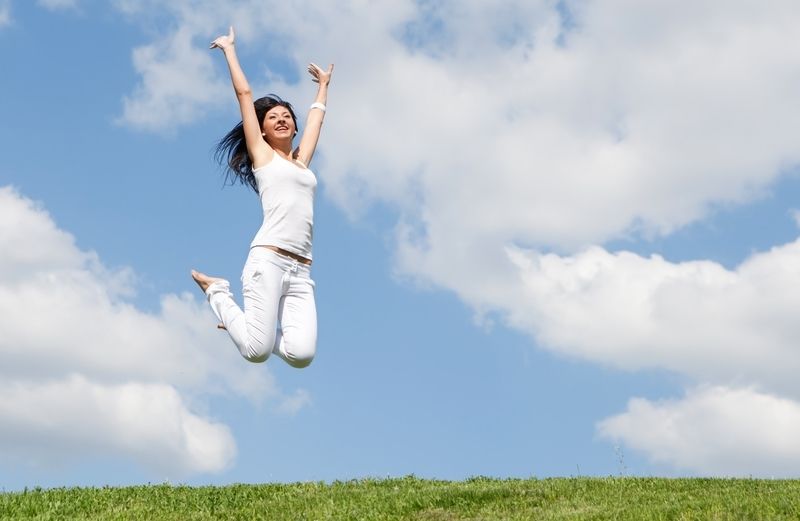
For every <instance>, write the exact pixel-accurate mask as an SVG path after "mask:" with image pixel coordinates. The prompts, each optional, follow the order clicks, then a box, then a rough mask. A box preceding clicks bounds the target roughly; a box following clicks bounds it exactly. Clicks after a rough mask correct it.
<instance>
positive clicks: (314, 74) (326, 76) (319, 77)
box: [308, 63, 333, 85]
mask: <svg viewBox="0 0 800 521" xmlns="http://www.w3.org/2000/svg"><path fill="white" fill-rule="evenodd" d="M308 73H309V74H311V79H312V80H314V81H315V82H316V83H319V84H320V85H327V84H329V83H330V82H331V74H333V64H332V63H331V64H330V65H328V70H327V71H323V70H322V69H321V68H320V67H319V65H317V64H315V63H309V64H308Z"/></svg>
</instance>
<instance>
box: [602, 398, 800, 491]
mask: <svg viewBox="0 0 800 521" xmlns="http://www.w3.org/2000/svg"><path fill="white" fill-rule="evenodd" d="M598 432H599V433H600V435H601V436H603V437H605V438H608V439H612V440H616V441H624V442H625V443H626V444H627V445H628V446H630V447H632V448H634V449H636V450H639V451H642V452H643V453H645V454H646V455H647V456H648V457H649V458H650V459H651V460H652V461H653V462H656V463H661V464H668V465H670V466H673V467H676V468H677V469H679V470H682V471H691V472H693V473H697V474H705V475H715V476H760V477H795V476H797V468H798V465H800V445H798V443H797V440H798V438H800V402H797V401H792V400H787V399H784V398H781V397H779V396H774V395H770V394H766V393H763V392H759V391H756V390H754V389H751V388H743V389H734V388H727V387H700V388H696V389H692V390H691V391H689V392H688V393H687V394H686V396H685V397H684V398H683V399H681V400H664V401H658V402H651V401H649V400H645V399H641V398H635V399H632V400H631V401H630V402H629V403H628V409H627V410H626V411H625V412H624V413H622V414H620V415H617V416H614V417H611V418H607V419H605V420H603V421H602V422H600V423H599V424H598Z"/></svg>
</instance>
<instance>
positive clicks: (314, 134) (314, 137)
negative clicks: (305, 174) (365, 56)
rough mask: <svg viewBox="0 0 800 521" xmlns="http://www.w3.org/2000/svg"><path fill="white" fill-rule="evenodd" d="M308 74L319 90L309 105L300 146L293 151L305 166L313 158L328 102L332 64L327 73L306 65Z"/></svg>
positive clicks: (316, 67)
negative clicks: (317, 84)
mask: <svg viewBox="0 0 800 521" xmlns="http://www.w3.org/2000/svg"><path fill="white" fill-rule="evenodd" d="M308 72H309V74H311V79H312V80H313V81H315V82H316V83H319V88H318V89H317V96H316V97H315V98H314V103H312V104H311V109H310V110H309V111H308V119H306V128H305V130H304V131H303V137H302V139H300V145H299V146H298V147H297V150H296V151H295V157H296V158H297V160H298V161H300V162H301V163H303V164H304V165H306V166H308V165H309V164H310V163H311V158H312V157H314V150H315V149H316V148H317V141H319V133H320V130H321V129H322V120H323V119H324V117H325V104H326V103H327V102H328V84H329V83H330V82H331V74H333V64H331V65H329V66H328V70H327V71H323V70H322V69H321V68H319V66H317V65H315V64H313V63H311V64H309V65H308Z"/></svg>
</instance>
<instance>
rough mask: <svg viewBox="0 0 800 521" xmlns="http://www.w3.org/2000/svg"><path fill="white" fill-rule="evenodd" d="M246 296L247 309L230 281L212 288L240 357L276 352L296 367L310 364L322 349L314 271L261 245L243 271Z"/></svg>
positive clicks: (214, 305)
mask: <svg viewBox="0 0 800 521" xmlns="http://www.w3.org/2000/svg"><path fill="white" fill-rule="evenodd" d="M242 294H243V295H244V311H242V310H241V308H239V306H238V305H237V304H236V302H235V301H234V300H233V295H232V294H231V291H230V284H229V283H228V281H227V280H219V281H217V282H214V283H213V284H211V285H209V286H208V289H206V296H208V302H209V304H211V309H213V310H214V313H215V314H216V315H217V318H219V320H220V322H222V324H223V325H224V326H225V328H226V329H227V330H228V334H229V335H230V336H231V339H232V340H233V342H234V343H235V344H236V347H237V348H238V349H239V353H241V355H242V356H243V357H244V358H246V359H247V360H249V361H250V362H263V361H265V360H266V359H267V358H269V356H270V355H271V354H272V353H275V354H277V355H278V356H280V357H281V358H283V359H284V360H285V361H286V362H287V363H288V364H289V365H291V366H292V367H305V366H307V365H308V364H310V363H311V360H312V359H313V358H314V353H315V352H316V348H317V347H316V346H317V310H316V304H315V302H314V281H313V280H311V268H310V267H309V266H306V265H304V264H300V263H299V262H297V261H296V260H294V259H291V258H289V257H285V256H283V255H281V254H279V253H276V252H274V251H272V250H270V249H268V248H264V247H261V246H255V247H253V248H251V249H250V254H249V255H248V256H247V262H246V263H245V265H244V269H243V270H242ZM279 325H280V329H279Z"/></svg>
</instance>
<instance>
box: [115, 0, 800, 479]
mask: <svg viewBox="0 0 800 521" xmlns="http://www.w3.org/2000/svg"><path fill="white" fill-rule="evenodd" d="M118 5H119V6H120V7H121V8H122V9H123V10H124V11H125V12H126V13H128V14H129V15H131V16H144V13H143V12H142V11H141V10H137V8H135V7H134V6H133V3H131V2H119V3H118ZM147 6H148V7H147V8H148V9H158V8H160V9H163V10H164V11H166V12H167V13H168V14H169V16H171V17H172V18H173V19H174V21H175V26H176V29H175V30H174V31H172V32H171V33H169V34H167V35H165V36H164V37H163V39H162V40H161V41H157V42H154V43H153V44H151V45H150V46H148V47H145V48H144V49H155V48H164V49H167V52H166V54H165V55H166V56H167V57H166V58H163V57H161V56H159V55H158V54H156V53H149V51H143V50H141V49H140V50H137V51H136V52H137V53H139V54H138V55H137V56H138V58H137V64H136V66H137V70H140V71H147V70H150V69H151V68H154V67H158V66H159V64H160V63H161V60H167V61H168V62H169V65H170V68H171V69H170V70H171V71H172V73H173V74H174V75H175V78H178V77H180V75H181V74H186V75H187V76H188V77H196V76H197V72H196V71H197V70H198V65H197V63H198V60H199V59H200V58H194V57H193V58H192V59H185V56H188V55H189V54H192V53H194V51H191V53H190V52H189V51H187V52H184V53H181V52H173V51H170V49H172V48H173V47H174V46H175V44H174V42H175V41H176V39H180V41H181V42H189V43H194V44H196V45H198V49H200V48H202V46H199V44H200V43H204V42H205V41H207V40H208V39H210V38H212V37H213V36H215V35H216V34H218V33H221V32H223V31H224V30H225V29H226V26H227V24H228V21H230V23H233V24H234V25H235V26H236V27H237V30H238V33H237V34H238V35H239V42H240V43H241V48H243V49H247V48H250V47H258V46H267V48H268V49H270V50H271V51H272V52H283V53H284V55H285V58H286V59H287V60H289V61H290V63H293V64H294V65H295V66H296V68H297V71H298V73H299V74H301V76H302V74H303V72H302V70H303V68H304V67H303V64H304V63H306V62H307V61H309V60H314V61H316V62H318V63H323V64H325V63H327V62H330V61H333V62H335V63H336V65H337V69H336V73H335V75H334V79H333V84H332V87H331V94H330V103H329V112H328V117H327V120H326V127H325V134H324V137H323V141H322V147H321V152H322V155H321V156H320V158H319V160H318V161H317V162H318V164H319V165H320V168H322V169H323V170H324V178H325V194H326V195H327V196H329V197H332V198H333V199H334V200H336V201H337V202H338V203H339V204H340V206H341V207H342V208H343V209H344V210H345V211H347V212H348V213H350V214H351V215H353V216H354V217H357V216H359V215H361V213H360V212H362V211H363V210H365V209H366V208H368V207H369V206H370V205H372V204H376V203H386V204H388V205H390V206H392V207H393V208H394V209H396V211H397V214H398V215H399V219H398V222H397V228H396V247H397V248H396V252H397V267H398V271H399V273H401V274H403V275H407V276H411V277H412V278H414V279H416V280H419V281H422V282H424V283H429V284H433V285H435V286H439V287H441V288H445V289H448V290H451V291H453V292H455V293H457V294H458V295H459V296H460V297H462V298H463V299H464V301H465V302H467V303H469V305H470V306H472V307H473V308H474V309H476V310H477V311H478V312H484V311H486V312H499V313H500V315H501V316H503V317H504V318H505V319H506V320H507V322H508V323H509V324H510V325H512V326H513V327H516V328H518V329H521V330H524V331H526V332H528V333H530V334H531V335H532V336H533V337H535V338H536V339H537V344H538V345H540V346H542V347H545V348H548V349H552V350H554V351H557V352H560V353H566V354H568V355H570V356H575V357H580V358H583V359H588V360H592V361H595V362H598V363H601V364H605V365H612V366H615V367H620V368H624V369H631V370H635V369H640V368H653V367H655V368H666V369H669V370H673V371H676V372H678V373H681V374H684V375H688V376H689V377H691V378H693V379H695V380H697V381H700V382H711V383H713V384H719V385H729V386H730V388H731V389H738V388H739V387H738V386H739V385H741V384H747V385H750V384H757V385H759V386H764V387H763V388H766V389H769V391H770V392H772V393H773V395H770V396H773V397H775V396H778V395H784V396H786V395H788V396H790V397H791V398H792V399H798V398H800V387H798V386H797V385H796V384H795V383H794V382H793V381H792V375H793V374H795V373H796V371H797V369H798V355H797V354H796V349H795V345H794V343H793V341H792V339H793V338H797V337H798V333H800V331H798V328H797V326H796V325H795V322H796V321H794V320H793V316H792V314H793V312H795V310H797V309H798V304H800V302H797V300H798V298H795V297H794V296H793V295H792V294H791V292H788V291H786V290H785V288H787V287H798V282H800V280H798V273H797V271H796V270H795V269H793V266H797V265H800V263H798V261H800V258H798V244H797V243H792V244H787V245H784V246H781V247H778V248H775V249H774V250H772V251H769V252H765V253H762V254H759V255H755V256H753V257H752V258H751V259H748V260H746V261H745V262H744V263H742V265H740V266H739V267H738V268H736V269H735V270H728V269H725V268H724V267H722V266H720V265H719V264H717V263H714V262H711V261H704V260H698V261H696V262H686V263H671V262H668V261H666V260H664V259H662V258H660V257H657V256H654V257H649V258H647V257H641V256H638V255H635V254H632V253H626V252H617V253H614V252H608V251H606V250H605V249H604V248H602V247H600V246H597V245H598V244H603V243H604V242H606V241H608V240H610V239H613V238H619V237H621V236H629V235H633V236H653V235H659V234H660V235H667V234H670V233H672V232H673V231H675V230H676V229H679V228H680V227H681V226H684V225H686V224H687V223H690V222H693V221H696V220H698V219H702V218H703V217H704V216H706V215H707V214H708V213H709V211H710V210H711V209H713V208H714V207H715V205H719V204H729V203H743V202H747V201H751V200H753V199H755V198H758V197H760V196H761V195H762V194H763V193H764V192H765V190H767V189H768V188H769V186H770V185H771V184H772V183H774V182H775V180H776V179H778V178H779V177H780V176H781V174H782V173H784V172H785V171H786V170H788V169H790V168H791V167H793V166H795V165H797V164H798V162H800V148H798V147H797V144H796V136H797V135H798V134H800V97H798V96H797V92H800V75H798V74H797V71H798V70H800V42H798V40H797V38H796V37H795V32H796V27H797V26H798V24H800V10H798V9H796V4H795V2H794V0H776V1H775V2H770V3H769V4H768V5H767V4H759V5H758V6H755V5H754V4H753V3H752V2H748V1H745V0H735V1H731V2H726V3H725V4H724V6H723V5H721V4H720V3H719V2H716V1H714V0H702V1H700V2H695V3H693V4H692V9H678V8H676V7H675V4H674V2H668V1H657V2H644V3H643V2H634V1H631V0H605V1H599V0H590V1H578V0H575V1H570V0H567V1H565V2H552V1H544V0H543V1H540V2H530V1H508V2H503V4H502V6H501V7H499V8H498V6H496V5H488V4H485V3H482V2H455V1H445V2H436V3H431V2H413V1H410V0H408V1H401V2H394V3H392V4H391V6H381V8H376V7H375V6H372V5H367V4H364V3H363V2H359V1H356V0H353V1H350V2H337V3H334V2H328V3H320V2H311V1H305V2H300V3H299V4H297V3H296V4H292V5H291V6H289V5H288V4H285V3H280V2H262V1H258V2H256V1H249V0H243V1H241V2H236V3H235V4H233V7H231V5H230V4H229V5H226V6H224V8H223V7H222V6H220V5H219V4H217V3H214V2H211V1H208V2H202V1H201V2H188V1H178V2H170V3H166V2H160V1H158V0H152V1H151V2H149V3H147ZM159 6H160V7H159ZM198 13H201V14H198ZM209 20H214V21H216V22H212V23H210V24H209ZM221 20H224V22H220V21H221ZM211 27H214V31H213V32H211V33H209V31H211V29H210V28H211ZM342 35H347V37H346V38H342ZM275 42H280V43H279V44H278V43H275ZM189 43H186V45H188V44H189ZM198 52H199V51H198ZM192 56H194V54H192ZM198 56H199V55H198ZM213 59H215V60H218V61H220V63H221V62H222V57H221V56H216V57H214V58H213ZM250 63H251V62H250ZM259 65H260V64H259ZM244 66H245V69H246V70H247V71H248V73H249V75H250V79H251V83H253V84H254V85H259V84H261V83H265V82H267V81H268V82H269V83H268V85H269V86H268V88H265V89H264V90H265V91H271V92H278V93H281V94H282V95H284V96H285V97H287V98H288V99H291V100H293V101H295V103H296V105H298V106H300V107H302V106H303V101H302V100H303V99H309V100H310V98H311V96H312V93H313V90H312V89H313V87H312V84H310V83H308V82H307V81H305V80H304V81H303V82H301V83H300V84H294V83H291V82H288V81H285V80H284V79H282V78H281V77H280V76H276V75H275V71H271V70H267V73H266V74H264V73H263V72H262V71H261V70H258V68H257V67H254V66H250V65H249V64H248V62H247V61H245V63H244ZM203 70H205V69H203ZM204 74H205V73H203V75H204ZM143 78H144V80H143V83H142V85H141V86H140V88H139V90H138V91H137V93H136V97H137V99H139V100H140V101H141V105H140V108H141V109H143V110H144V111H145V112H146V114H143V115H142V117H145V118H154V119H153V121H154V122H155V123H154V124H153V125H152V126H153V127H159V126H160V127H163V128H174V126H175V125H179V124H181V123H185V122H189V121H191V118H196V117H201V116H202V113H203V111H204V110H207V109H210V108H212V106H213V105H214V104H216V103H217V102H218V101H217V100H216V99H214V100H213V101H212V100H211V96H210V95H209V97H208V98H207V99H206V98H193V96H195V94H194V93H191V92H189V91H187V90H185V87H184V86H182V85H181V83H180V81H178V80H176V79H173V78H172V77H171V76H166V75H164V76H163V77H162V76H158V77H157V76H155V75H147V74H146V73H143ZM148 78H153V79H154V80H153V81H149V80H148ZM155 79H157V80H158V81H155ZM215 81H216V80H215ZM221 81H223V82H225V81H227V78H225V79H224V80H221ZM208 84H209V85H210V84H213V85H214V88H215V89H216V88H217V85H218V84H217V83H214V82H209V83H208ZM223 90H225V88H223V87H220V92H222V94H221V95H222V96H223V99H224V98H227V99H229V100H230V101H229V103H231V104H233V103H235V102H234V98H233V94H232V93H231V92H230V88H229V87H227V92H223ZM172 95H174V96H176V97H179V98H181V99H182V100H183V101H180V102H178V103H176V104H175V106H176V107H180V106H181V103H184V102H186V103H190V104H191V108H192V110H190V111H188V112H187V114H189V116H187V117H186V118H182V117H180V116H175V115H174V114H173V113H172V112H170V110H172V109H168V106H171V104H164V100H169V99H170V96H172ZM186 100H189V101H188V102H187V101H186ZM156 107H159V108H160V109H163V110H154V109H155V108H156ZM129 122H131V123H133V124H135V122H134V121H132V120H129ZM326 151H331V152H330V153H325V152H326ZM547 251H549V252H553V253H549V254H545V253H543V252H547ZM731 392H734V391H731ZM775 399H778V398H775ZM708 403H709V404H710V405H708V406H709V407H712V406H715V404H717V405H719V406H720V407H722V402H721V401H713V400H711V401H709V402H708ZM780 410H788V409H787V408H782V409H780ZM723 412H724V411H722V412H720V414H721V415H722V414H723ZM720 421H722V420H720ZM636 425H637V426H638V425H640V424H638V423H637V424H636ZM680 425H681V427H680V428H688V427H686V424H685V423H682V424H680ZM676 428H677V427H676ZM709 428H710V427H709ZM633 432H634V431H633V430H631V431H629V432H628V434H626V436H625V437H624V439H625V440H629V441H630V442H631V443H632V444H634V445H636V446H638V447H641V448H642V449H643V450H649V449H648V448H647V447H650V445H648V444H646V443H640V444H636V443H635V442H634V441H632V440H634V434H633ZM637 432H642V436H644V438H643V439H646V438H647V435H646V433H643V431H641V429H639V430H638V431H637ZM686 437H687V439H689V437H690V436H689V434H688V433H687V434H686ZM698 439H700V438H698ZM703 439H704V440H710V439H711V438H710V437H706V438H703ZM701 441H702V440H701ZM673 449H674V451H675V452H674V460H673V461H674V462H675V463H676V464H678V465H681V461H683V460H681V455H680V451H679V450H678V448H677V446H675V447H673ZM711 449H712V448H709V450H711ZM654 450H655V449H654ZM669 450H671V449H670V448H669V447H667V448H665V449H663V451H662V453H661V454H662V455H663V454H667V453H668V452H669ZM655 459H658V460H659V461H667V460H669V458H668V457H667V456H664V457H663V458H655ZM770 461H772V460H770ZM692 468H697V467H692ZM709 468H711V467H709ZM719 468H721V467H719ZM740 468H744V467H740ZM701 470H702V469H701ZM745 472H746V470H745Z"/></svg>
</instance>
